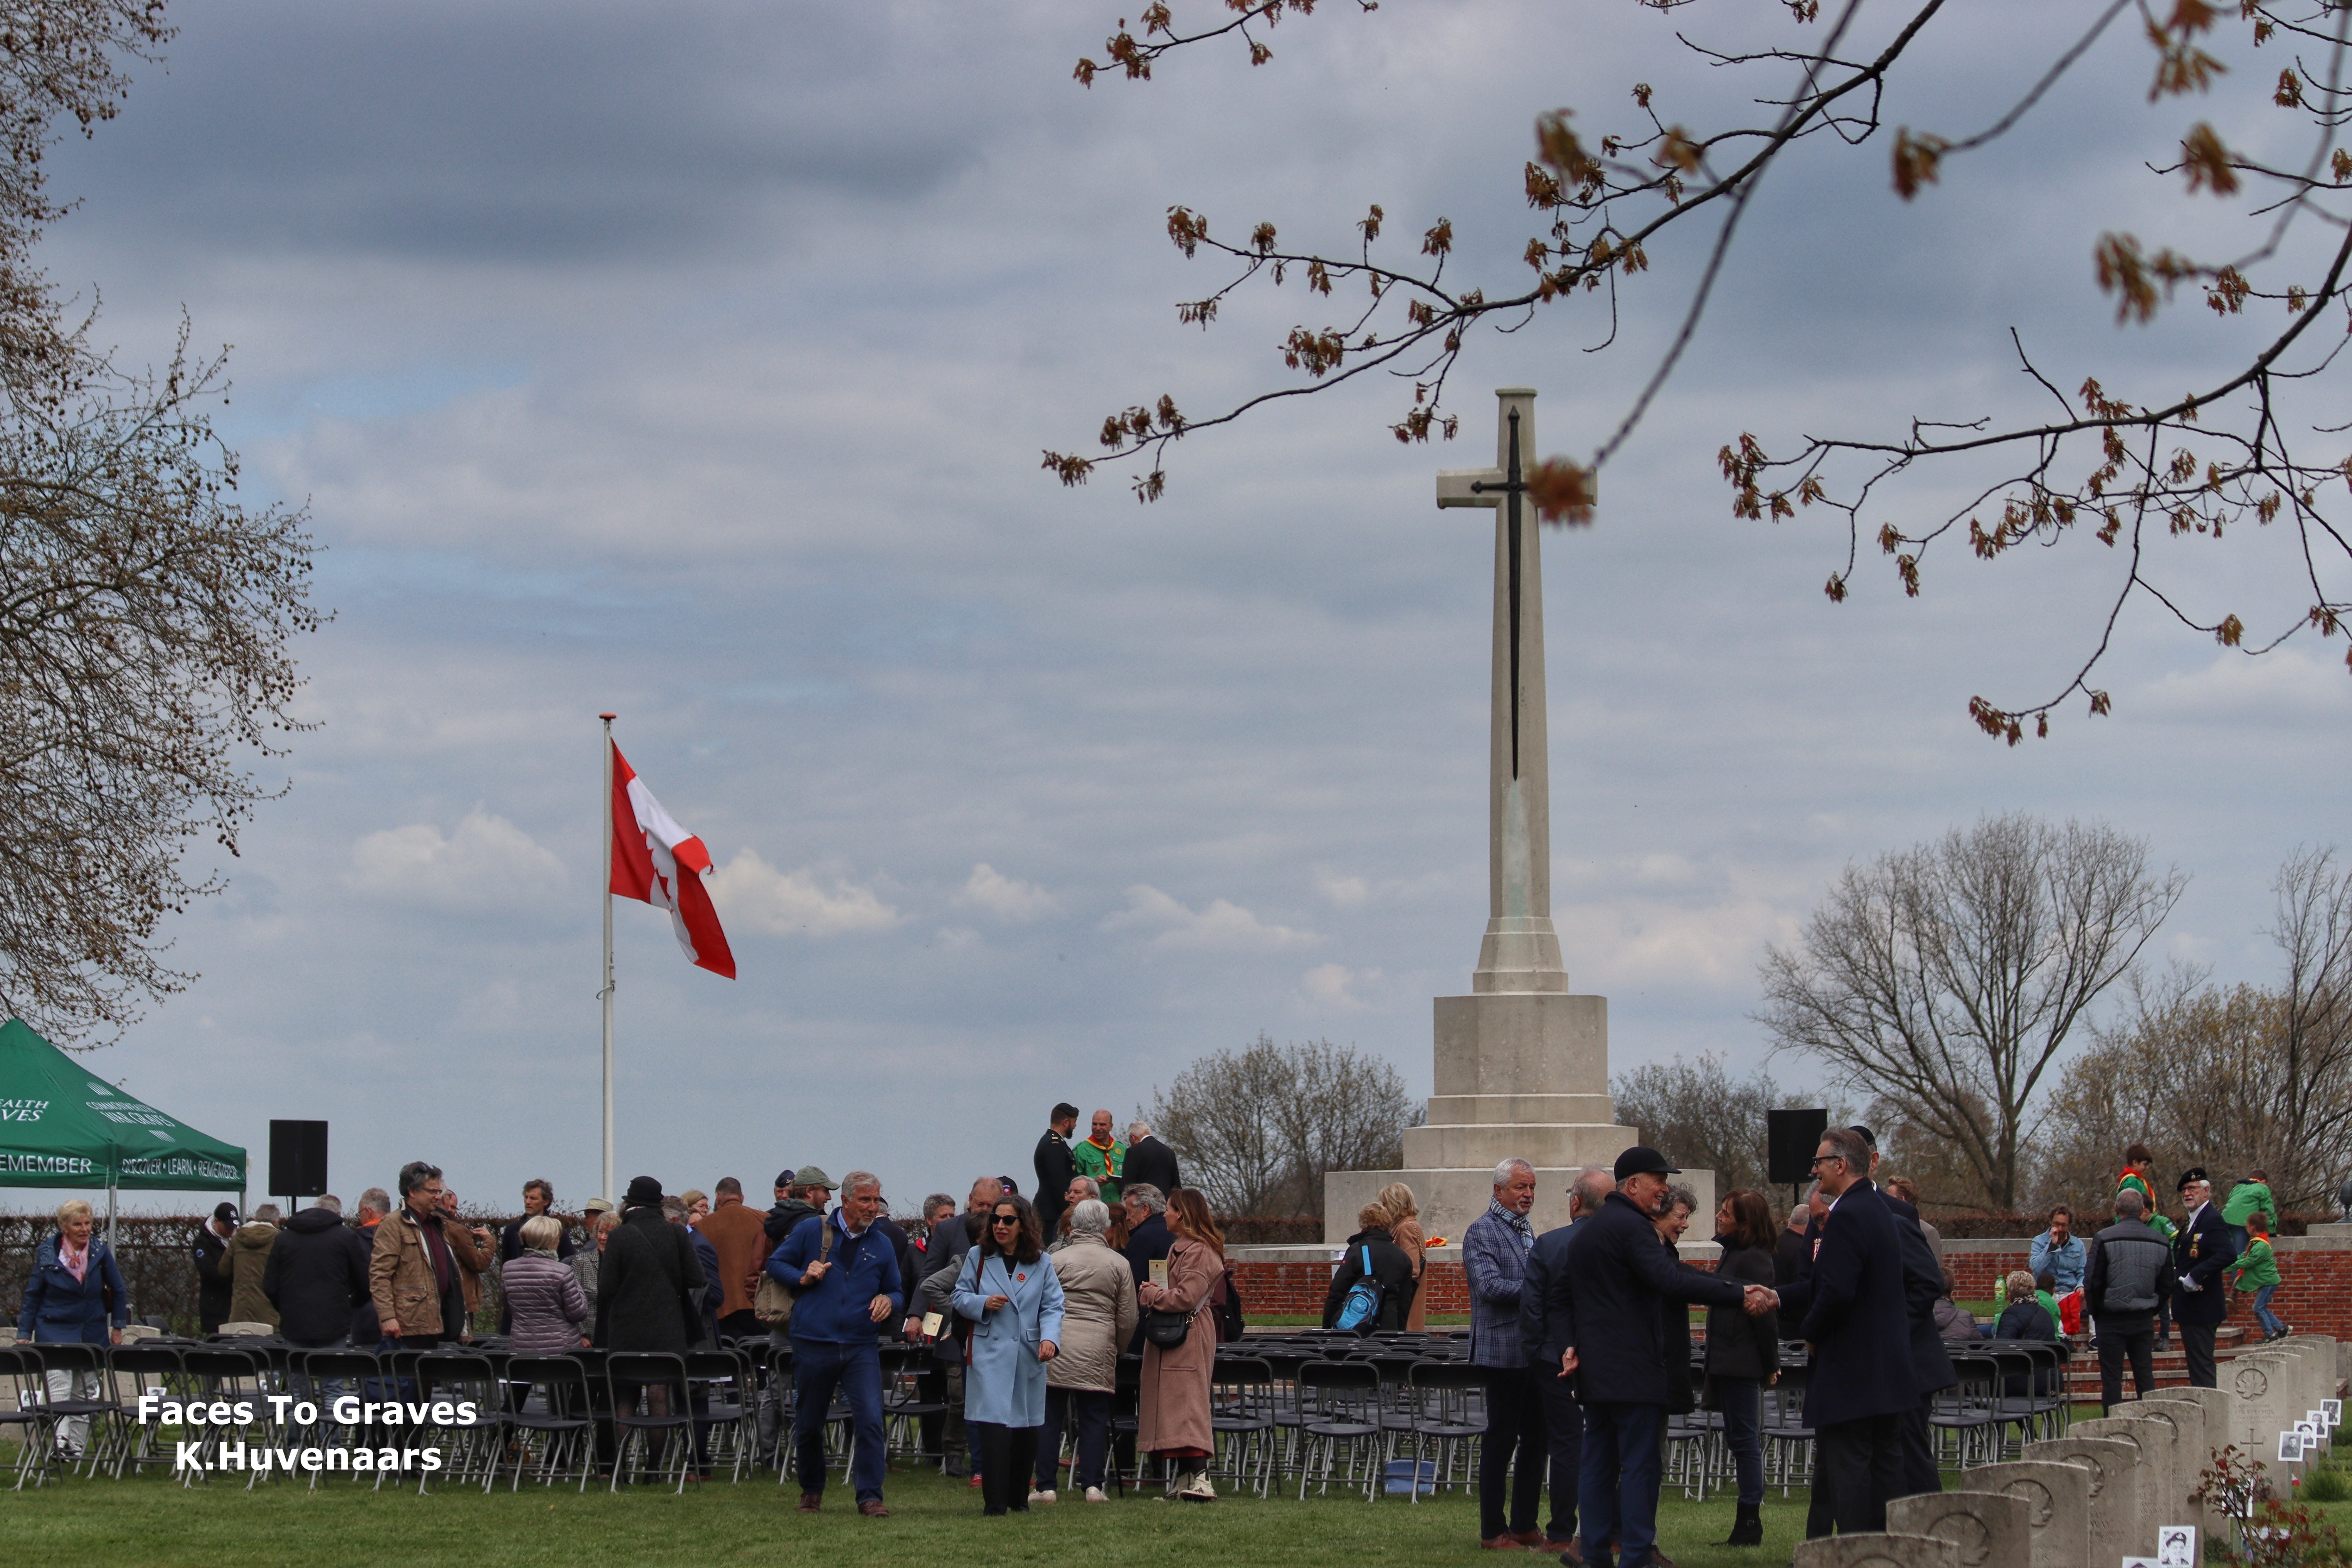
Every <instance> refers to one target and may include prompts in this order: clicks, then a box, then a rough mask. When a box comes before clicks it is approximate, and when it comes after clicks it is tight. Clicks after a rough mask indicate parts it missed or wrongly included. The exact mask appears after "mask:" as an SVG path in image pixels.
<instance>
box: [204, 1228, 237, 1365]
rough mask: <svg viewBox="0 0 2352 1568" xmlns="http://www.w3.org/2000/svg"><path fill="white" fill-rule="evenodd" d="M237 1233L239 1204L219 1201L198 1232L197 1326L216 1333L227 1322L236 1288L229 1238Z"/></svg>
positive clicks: (206, 1331)
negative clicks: (230, 1298)
mask: <svg viewBox="0 0 2352 1568" xmlns="http://www.w3.org/2000/svg"><path fill="white" fill-rule="evenodd" d="M235 1234H236V1205H235V1204H220V1205H216V1206H215V1208H214V1209H213V1217H212V1218H210V1219H209V1220H206V1221H205V1225H204V1228H203V1229H201V1230H199V1231H197V1232H196V1244H195V1247H194V1258H195V1265H196V1327H197V1328H199V1329H200V1330H202V1331H204V1332H205V1333H208V1334H209V1333H214V1332H216V1331H218V1330H219V1328H220V1326H221V1325H222V1324H223V1323H225V1322H226V1321H228V1301H229V1296H230V1294H231V1292H232V1291H233V1290H234V1289H236V1281H235V1280H233V1279H230V1278H229V1268H228V1238H229V1237H231V1236H234V1235H235Z"/></svg>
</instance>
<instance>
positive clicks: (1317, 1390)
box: [1298, 1361, 1387, 1502]
mask: <svg viewBox="0 0 2352 1568" xmlns="http://www.w3.org/2000/svg"><path fill="white" fill-rule="evenodd" d="M1298 1387H1299V1397H1300V1399H1301V1401H1302V1403H1304V1404H1306V1405H1307V1411H1306V1419H1305V1420H1304V1421H1302V1422H1301V1423H1300V1424H1299V1428H1298V1433H1299V1438H1300V1440H1301V1443H1302V1445H1303V1447H1302V1448H1301V1451H1300V1453H1299V1457H1298V1496H1299V1498H1300V1500H1302V1501H1303V1500H1305V1499H1306V1497H1307V1479H1308V1477H1309V1475H1310V1474H1312V1473H1313V1472H1314V1471H1315V1459H1316V1456H1317V1455H1318V1453H1319V1454H1320V1455H1321V1456H1322V1460H1323V1468H1322V1471H1321V1474H1320V1475H1319V1476H1318V1477H1317V1479H1318V1482H1319V1485H1318V1489H1317V1493H1316V1495H1317V1496H1318V1497H1320V1496H1326V1495H1328V1493H1329V1491H1330V1489H1331V1466H1332V1460H1333V1458H1334V1453H1335V1450H1336V1449H1338V1448H1339V1446H1340V1445H1342V1444H1344V1445H1346V1447H1347V1450H1348V1474H1347V1480H1348V1482H1349V1484H1350V1485H1353V1484H1354V1482H1355V1479H1356V1465H1357V1460H1358V1458H1363V1461H1364V1466H1363V1469H1364V1500H1365V1501H1366V1502H1370V1501H1371V1500H1373V1499H1374V1498H1375V1497H1377V1496H1379V1495H1380V1481H1381V1459H1382V1458H1385V1447H1386V1443H1387V1431H1386V1428H1385V1427H1384V1426H1382V1425H1381V1373H1380V1369H1379V1368H1378V1367H1375V1366H1372V1365H1370V1364H1369V1363H1363V1362H1328V1361H1311V1362H1308V1363H1307V1364H1306V1365H1305V1366H1302V1367H1300V1368H1299V1369H1298ZM1368 1447H1369V1449H1370V1452H1369V1454H1367V1453H1366V1449H1367V1448H1368Z"/></svg>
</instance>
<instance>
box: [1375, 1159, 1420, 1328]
mask: <svg viewBox="0 0 2352 1568" xmlns="http://www.w3.org/2000/svg"><path fill="white" fill-rule="evenodd" d="M1378 1202H1379V1204H1380V1205H1381V1208H1383V1209H1385V1210H1386V1211H1388V1219H1389V1237H1390V1239H1391V1240H1393V1241H1394V1242H1395V1243H1396V1244H1397V1246H1398V1247H1399V1248H1400V1249H1401V1250H1402V1252H1403V1253H1404V1255H1405V1256H1406V1257H1407V1258H1411V1259H1412V1281H1413V1291H1412V1307H1411V1308H1410V1309H1409V1310H1407V1311H1406V1313H1405V1320H1404V1326H1405V1331H1406V1332H1408V1333H1415V1334H1417V1333H1420V1332H1421V1331H1423V1330H1424V1329H1426V1328H1428V1327H1429V1292H1428V1291H1426V1290H1424V1289H1422V1288H1421V1286H1422V1278H1421V1268H1422V1250H1423V1248H1422V1234H1421V1205H1419V1204H1417V1203H1415V1202H1413V1197H1412V1188H1411V1187H1408V1186H1406V1185H1405V1184H1403V1183H1402V1182H1391V1183H1390V1184H1388V1185H1387V1186H1385V1187H1382V1188H1381V1195H1380V1197H1379V1199H1378Z"/></svg>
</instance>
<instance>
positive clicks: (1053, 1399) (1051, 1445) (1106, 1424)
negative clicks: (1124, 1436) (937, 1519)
mask: <svg viewBox="0 0 2352 1568" xmlns="http://www.w3.org/2000/svg"><path fill="white" fill-rule="evenodd" d="M1073 1416H1075V1417H1076V1420H1077V1428H1078V1429H1077V1436H1076V1441H1075V1442H1074V1443H1073V1444H1072V1445H1071V1447H1073V1448H1074V1449H1075V1450H1076V1463H1075V1464H1073V1465H1072V1466H1071V1467H1070V1485H1071V1486H1072V1487H1074V1488H1076V1489H1078V1490H1080V1491H1084V1490H1085V1489H1087V1488H1088V1487H1098V1486H1100V1485H1102V1484H1103V1458H1104V1457H1105V1456H1106V1454H1108V1451H1109V1448H1110V1390H1109V1389H1108V1388H1055V1387H1053V1386H1052V1385H1051V1384H1048V1385H1047V1386H1046V1389H1045V1426H1043V1427H1041V1428H1039V1430H1038V1433H1037V1489H1038V1490H1039V1491H1041V1492H1049V1491H1053V1490H1054V1489H1055V1486H1054V1482H1055V1479H1056V1478H1057V1476H1058V1474H1059V1471H1060V1469H1061V1464H1060V1460H1061V1457H1062V1428H1063V1427H1064V1426H1065V1425H1066V1424H1067V1423H1068V1422H1069V1420H1070V1419H1071V1418H1072V1417H1073ZM986 1473H987V1472H986V1471H984V1470H983V1471H982V1474H983V1475H985V1474H986Z"/></svg>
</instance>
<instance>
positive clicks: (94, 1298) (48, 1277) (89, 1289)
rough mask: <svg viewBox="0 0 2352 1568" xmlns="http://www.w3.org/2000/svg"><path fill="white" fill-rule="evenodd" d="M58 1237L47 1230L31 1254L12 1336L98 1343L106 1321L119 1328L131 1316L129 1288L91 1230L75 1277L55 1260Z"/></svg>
mask: <svg viewBox="0 0 2352 1568" xmlns="http://www.w3.org/2000/svg"><path fill="white" fill-rule="evenodd" d="M64 1239H65V1237H62V1236H61V1235H59V1234H58V1232H56V1231H51V1232H50V1233H49V1234H48V1236H47V1237H45V1238H43V1240H42V1242H41V1245H40V1247H39V1248H38V1249H37V1251H36V1252H35V1253H34V1255H33V1275H32V1278H31V1279H27V1280H26V1281H25V1305H24V1306H23V1308H22V1309H21V1310H18V1312H17V1313H16V1337H17V1338H18V1339H20V1340H30V1341H32V1342H36V1343H46V1344H53V1345H55V1344H73V1343H77V1342H79V1343H82V1344H92V1345H102V1344H104V1343H106V1342H107V1338H108V1335H107V1330H108V1328H109V1327H113V1328H117V1329H119V1328H121V1327H122V1325H123V1324H125V1323H127V1322H129V1321H131V1292H130V1291H129V1290H128V1289H125V1288H124V1286H123V1283H122V1270H121V1269H120V1268H116V1267H115V1266H114V1254H113V1253H111V1252H109V1251H108V1250H107V1248H106V1242H105V1241H104V1240H103V1239H102V1238H101V1237H99V1236H98V1235H97V1234H96V1233H94V1232H93V1233H92V1234H91V1236H90V1238H89V1264H88V1265H87V1266H86V1267H85V1268H83V1269H82V1277H81V1278H80V1279H75V1278H74V1277H73V1272H72V1270H70V1269H68V1268H67V1267H66V1266H65V1265H64V1264H62V1263H60V1262H58V1243H59V1242H61V1241H63V1240H64ZM110 1302H111V1306H110V1305H109V1303H110ZM109 1319H111V1320H112V1321H111V1323H110V1322H109Z"/></svg>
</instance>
